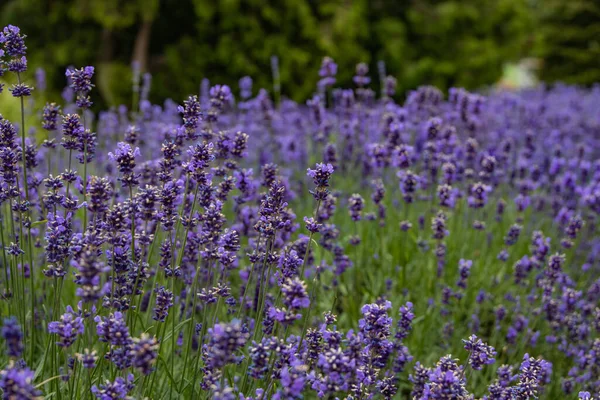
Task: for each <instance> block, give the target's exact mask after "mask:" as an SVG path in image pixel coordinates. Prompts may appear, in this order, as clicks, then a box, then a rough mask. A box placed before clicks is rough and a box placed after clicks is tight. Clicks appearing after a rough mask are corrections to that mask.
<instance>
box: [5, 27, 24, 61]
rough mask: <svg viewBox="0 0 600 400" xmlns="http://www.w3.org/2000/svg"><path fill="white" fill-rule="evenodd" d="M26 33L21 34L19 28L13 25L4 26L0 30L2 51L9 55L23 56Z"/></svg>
mask: <svg viewBox="0 0 600 400" xmlns="http://www.w3.org/2000/svg"><path fill="white" fill-rule="evenodd" d="M26 37H27V36H26V35H21V30H20V29H19V28H18V27H16V26H14V25H8V26H5V27H4V29H3V30H2V32H0V44H2V45H4V51H5V52H6V55H7V56H9V57H23V56H25V53H26V51H27V47H26V46H25V38H26Z"/></svg>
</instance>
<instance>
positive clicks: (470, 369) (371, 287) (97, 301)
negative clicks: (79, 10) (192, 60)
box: [0, 26, 600, 400]
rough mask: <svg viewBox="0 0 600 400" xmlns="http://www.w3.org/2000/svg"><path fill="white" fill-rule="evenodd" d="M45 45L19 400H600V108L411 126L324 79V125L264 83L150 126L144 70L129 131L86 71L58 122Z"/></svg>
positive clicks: (15, 306) (548, 106)
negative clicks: (45, 98) (101, 105)
mask: <svg viewBox="0 0 600 400" xmlns="http://www.w3.org/2000/svg"><path fill="white" fill-rule="evenodd" d="M25 39H26V37H25V35H23V34H22V33H21V32H20V30H19V28H17V27H15V26H8V27H6V28H4V29H3V30H2V31H1V32H0V75H3V79H5V81H7V82H14V84H13V85H12V86H11V88H10V89H9V91H8V93H1V94H0V96H5V97H6V96H14V97H15V98H17V99H18V100H19V101H20V104H21V113H22V116H23V118H22V119H21V120H20V121H9V120H7V119H5V118H4V117H1V116H0V211H1V214H0V234H1V235H0V241H1V243H2V246H1V247H2V255H1V257H0V265H1V266H2V268H0V293H1V295H2V299H1V302H0V309H1V310H2V315H3V316H7V318H5V319H4V320H3V322H2V323H1V328H0V337H1V338H0V345H2V346H3V349H4V352H3V355H2V356H1V357H0V391H1V392H2V396H3V398H5V399H41V398H44V396H55V397H57V398H62V397H63V396H65V397H66V396H68V397H69V398H97V399H102V400H111V399H133V398H140V399H141V398H157V399H158V398H164V397H166V396H169V398H173V397H175V398H189V399H208V398H212V399H219V400H234V399H240V400H266V399H278V400H283V399H302V398H325V399H346V400H358V399H375V398H381V399H394V398H398V399H399V398H412V399H475V398H482V399H488V400H503V399H519V400H521V399H533V398H573V399H575V398H579V399H584V400H591V399H595V400H598V399H599V398H600V397H599V396H600V395H599V394H598V393H599V391H600V339H599V338H598V337H600V308H599V307H598V304H599V301H600V273H599V271H600V265H599V263H598V254H600V239H599V238H598V235H597V234H596V232H597V231H596V225H597V219H598V214H600V162H599V161H597V160H598V156H599V155H600V142H599V141H598V137H600V136H599V135H600V87H593V88H591V89H583V88H576V87H568V86H557V87H554V88H547V87H540V88H537V89H531V90H527V91H523V92H518V93H511V92H492V93H490V94H489V95H487V96H483V95H480V94H476V93H470V92H468V91H466V90H464V89H459V88H454V89H451V90H450V91H449V93H448V95H447V96H444V94H443V93H442V92H440V91H439V90H437V89H435V88H433V87H428V86H425V87H421V88H419V89H417V90H415V91H413V92H410V93H409V94H408V96H407V98H406V100H405V101H404V102H403V103H398V102H396V101H395V100H394V96H395V95H396V93H395V92H396V81H395V79H394V78H393V77H386V76H385V66H384V64H380V66H379V67H380V79H379V80H380V82H381V95H380V96H379V97H378V96H377V95H376V93H375V91H374V90H372V88H371V86H370V85H371V78H370V76H369V68H368V66H367V65H366V64H364V63H361V64H359V65H358V66H357V68H356V75H355V77H354V79H353V82H354V83H355V85H356V87H355V88H349V89H342V88H337V87H335V85H336V76H337V69H338V68H337V65H336V64H335V61H334V60H332V59H331V58H328V57H326V58H325V59H324V60H323V64H322V66H321V68H320V70H319V71H318V73H319V76H320V77H321V79H320V81H319V85H318V87H317V88H316V94H315V95H314V97H312V98H311V99H310V100H308V101H307V102H306V104H297V103H295V102H292V101H290V100H287V99H285V98H282V99H281V101H274V100H272V99H271V97H270V95H269V93H268V92H267V91H266V90H264V89H260V90H258V92H256V91H255V90H254V88H253V85H252V79H251V78H250V77H244V78H242V79H241V80H240V82H239V96H236V95H235V93H234V91H233V90H232V89H231V88H230V87H228V86H226V85H213V86H211V84H210V82H209V81H208V80H204V81H203V82H202V86H201V87H202V90H201V93H200V95H199V96H197V95H192V96H189V97H188V98H187V99H184V100H183V101H181V105H178V104H177V103H176V102H174V101H172V100H167V101H165V102H164V104H162V105H157V104H152V103H151V102H150V100H149V93H150V91H151V87H150V86H151V77H150V75H148V74H145V75H143V79H142V82H141V87H140V76H141V71H140V70H139V65H134V66H133V94H134V102H133V107H132V109H128V108H127V106H119V107H117V108H111V109H108V110H104V111H98V110H94V109H93V108H92V107H93V101H92V99H93V98H94V96H95V93H94V90H93V89H94V83H93V82H94V68H93V67H89V66H87V67H83V68H74V67H73V68H71V67H70V68H69V69H68V70H67V71H66V78H67V82H66V83H67V87H66V88H65V90H64V91H63V99H62V101H60V102H59V101H56V102H48V103H47V104H46V105H45V106H43V107H38V104H37V103H38V102H39V99H38V98H37V97H36V95H35V93H34V92H32V90H33V88H32V87H31V86H29V85H28V84H27V79H28V77H29V74H28V71H27V59H26V55H27V52H26V50H27V49H26V46H25ZM273 65H274V67H275V69H274V71H273V76H274V77H278V76H279V71H278V63H277V59H276V58H274V59H273ZM43 76H44V74H43V73H36V77H37V78H38V82H37V84H36V85H37V86H38V87H44V86H45V83H44V82H43ZM277 81H278V79H277ZM277 85H278V83H277ZM2 88H3V86H2V85H0V92H2ZM26 97H29V98H30V99H28V101H27V102H25V101H23V100H24V98H26ZM276 98H277V99H279V89H277V93H276ZM29 100H31V101H29ZM26 116H27V118H25V117H26ZM26 123H27V125H26ZM301 221H302V222H301ZM490 377H493V378H490Z"/></svg>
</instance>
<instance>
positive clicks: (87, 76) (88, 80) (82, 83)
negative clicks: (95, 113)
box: [65, 66, 94, 109]
mask: <svg viewBox="0 0 600 400" xmlns="http://www.w3.org/2000/svg"><path fill="white" fill-rule="evenodd" d="M65 75H66V77H67V79H68V81H69V86H70V88H71V89H73V91H74V92H75V93H77V100H76V101H75V104H76V105H77V107H79V108H84V109H85V108H90V107H91V106H92V101H91V100H90V97H89V95H88V94H89V92H90V91H91V90H92V88H93V87H94V85H93V84H92V76H94V67H90V66H87V67H84V68H80V69H67V71H66V72H65Z"/></svg>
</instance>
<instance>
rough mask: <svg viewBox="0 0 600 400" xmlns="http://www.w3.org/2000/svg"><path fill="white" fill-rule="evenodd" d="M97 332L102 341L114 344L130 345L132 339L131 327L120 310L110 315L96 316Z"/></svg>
mask: <svg viewBox="0 0 600 400" xmlns="http://www.w3.org/2000/svg"><path fill="white" fill-rule="evenodd" d="M94 321H95V322H96V333H97V335H98V338H99V340H100V341H101V342H106V343H110V344H111V345H113V346H124V345H128V344H129V343H130V341H131V338H130V336H129V329H128V328H127V324H126V323H125V320H124V319H123V314H122V313H121V312H119V311H117V312H115V313H114V314H110V315H109V316H108V317H101V316H96V317H95V318H94Z"/></svg>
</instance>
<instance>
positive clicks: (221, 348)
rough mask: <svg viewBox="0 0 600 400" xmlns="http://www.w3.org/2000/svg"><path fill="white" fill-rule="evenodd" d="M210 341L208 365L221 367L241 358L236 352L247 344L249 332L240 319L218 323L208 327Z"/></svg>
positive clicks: (207, 353) (208, 345) (207, 352)
mask: <svg viewBox="0 0 600 400" xmlns="http://www.w3.org/2000/svg"><path fill="white" fill-rule="evenodd" d="M208 336H209V337H210V341H209V343H208V344H207V348H206V357H207V360H206V362H207V367H209V368H211V369H221V368H223V367H224V366H225V365H227V364H229V363H233V362H236V361H237V360H238V359H239V358H238V357H239V356H238V355H236V353H237V352H238V351H239V350H240V349H241V348H243V347H244V346H245V345H246V341H247V340H248V336H249V334H248V333H247V332H245V331H244V329H242V325H241V323H240V321H237V320H236V321H232V322H230V323H228V324H216V325H215V326H213V327H212V328H209V329H208Z"/></svg>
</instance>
